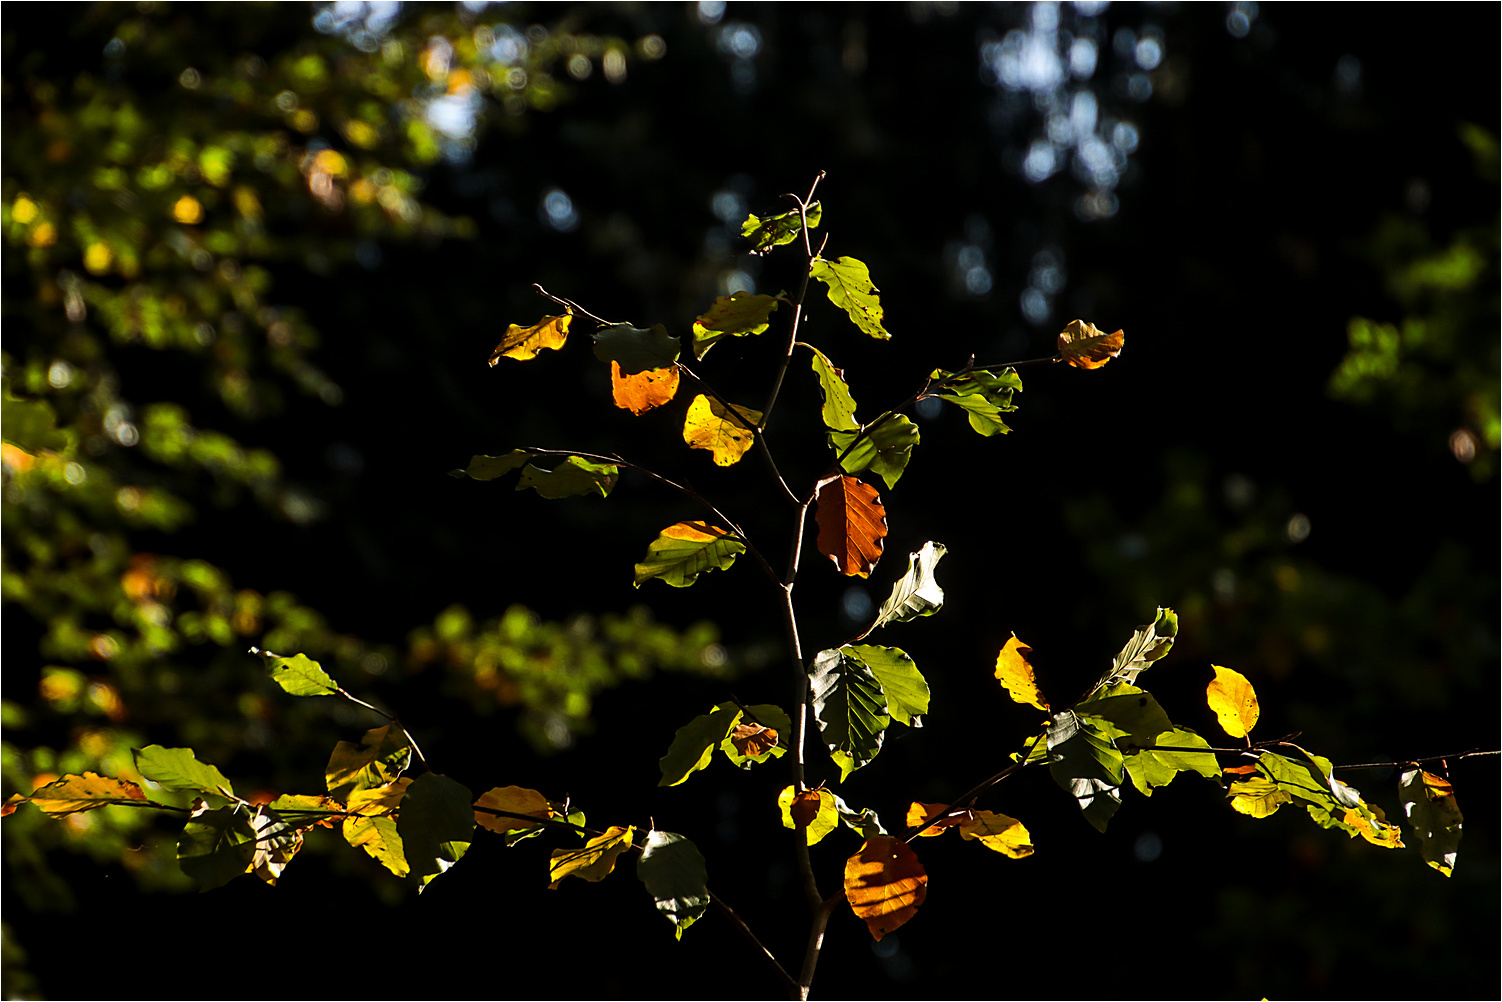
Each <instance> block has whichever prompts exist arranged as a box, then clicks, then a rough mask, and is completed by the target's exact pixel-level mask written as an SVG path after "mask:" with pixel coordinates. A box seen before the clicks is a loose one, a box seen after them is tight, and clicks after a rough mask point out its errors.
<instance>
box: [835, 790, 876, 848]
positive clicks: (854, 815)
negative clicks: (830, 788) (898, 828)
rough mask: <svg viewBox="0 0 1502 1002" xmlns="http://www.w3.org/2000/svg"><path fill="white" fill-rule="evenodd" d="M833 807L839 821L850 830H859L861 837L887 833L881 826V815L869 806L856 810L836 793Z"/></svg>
mask: <svg viewBox="0 0 1502 1002" xmlns="http://www.w3.org/2000/svg"><path fill="white" fill-rule="evenodd" d="M834 808H835V810H836V811H837V812H838V813H839V816H840V823H841V824H843V825H844V826H845V827H846V828H849V829H850V830H851V831H855V832H859V833H860V836H861V838H865V839H869V838H872V837H873V836H876V835H885V834H886V833H887V830H886V829H885V828H883V827H882V824H881V817H880V816H879V815H877V813H876V812H875V811H873V810H872V809H871V808H869V807H863V808H861V809H860V810H856V809H855V808H853V807H851V806H850V805H848V804H846V803H845V801H843V800H841V799H840V797H839V796H838V795H836V796H835V798H834Z"/></svg>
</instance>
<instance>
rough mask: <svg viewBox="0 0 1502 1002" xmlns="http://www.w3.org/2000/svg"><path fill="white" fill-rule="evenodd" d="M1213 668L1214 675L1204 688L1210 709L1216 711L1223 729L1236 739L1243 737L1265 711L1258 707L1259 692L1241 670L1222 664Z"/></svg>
mask: <svg viewBox="0 0 1502 1002" xmlns="http://www.w3.org/2000/svg"><path fill="white" fill-rule="evenodd" d="M1210 667H1211V668H1213V669H1215V678H1214V679H1213V680H1212V681H1211V682H1210V685H1209V686H1208V687H1207V688H1206V690H1205V695H1206V697H1207V698H1208V699H1209V701H1210V709H1212V710H1214V711H1215V719H1216V720H1217V721H1219V722H1220V727H1221V730H1223V731H1225V732H1226V733H1227V734H1229V735H1230V736H1231V737H1233V738H1244V737H1246V736H1247V735H1248V734H1250V733H1251V731H1252V727H1253V726H1254V725H1255V724H1256V723H1257V717H1258V715H1259V714H1260V713H1261V712H1262V711H1261V709H1260V708H1259V707H1258V706H1257V692H1256V690H1255V689H1253V688H1252V683H1250V682H1248V681H1247V680H1246V676H1245V675H1243V674H1241V673H1240V672H1238V671H1234V670H1232V669H1230V668H1222V667H1221V666H1220V665H1211V666H1210Z"/></svg>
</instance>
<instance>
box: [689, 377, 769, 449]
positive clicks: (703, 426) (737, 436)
mask: <svg viewBox="0 0 1502 1002" xmlns="http://www.w3.org/2000/svg"><path fill="white" fill-rule="evenodd" d="M734 413H735V414H739V415H740V417H738V418H737V417H735V416H733V415H732V412H731V410H730V408H728V407H726V406H724V405H723V404H721V403H720V402H719V401H718V400H715V399H714V398H712V397H707V396H705V395H704V394H702V393H701V394H699V395H698V396H696V397H694V400H693V403H691V404H689V405H688V416H687V417H686V418H684V421H683V440H684V441H685V442H687V443H688V444H689V446H690V447H691V448H694V449H705V450H707V451H709V452H710V453H711V454H713V456H714V461H715V463H716V464H717V465H719V466H734V465H735V464H736V463H738V462H740V461H741V457H742V456H744V455H745V454H746V452H747V450H749V449H750V448H751V447H752V446H753V445H755V444H756V436H755V434H754V433H753V432H752V430H751V429H753V428H755V427H756V425H757V423H758V422H759V421H761V411H754V410H752V409H751V408H749V407H736V408H735V412H734Z"/></svg>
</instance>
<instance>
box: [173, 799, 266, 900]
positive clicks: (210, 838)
mask: <svg viewBox="0 0 1502 1002" xmlns="http://www.w3.org/2000/svg"><path fill="white" fill-rule="evenodd" d="M255 850H256V832H255V828H254V827H253V826H252V825H251V817H250V811H249V810H247V809H246V807H245V806H244V805H243V804H237V805H235V806H233V807H221V808H219V809H218V810H215V811H200V812H199V813H197V814H195V815H194V816H193V819H192V820H191V821H189V822H188V823H187V825H185V826H184V827H183V833H182V835H181V836H180V837H179V838H178V840H177V862H178V865H179V866H181V867H182V870H183V872H184V873H186V874H187V875H188V876H190V877H192V878H193V880H194V881H195V882H196V883H197V884H198V887H199V889H200V890H204V891H207V890H212V889H213V888H215V887H221V886H223V885H224V884H227V883H229V882H230V881H231V880H233V879H235V878H236V877H238V876H239V875H240V874H242V873H244V872H246V871H247V870H248V869H250V866H251V861H252V859H254V857H255Z"/></svg>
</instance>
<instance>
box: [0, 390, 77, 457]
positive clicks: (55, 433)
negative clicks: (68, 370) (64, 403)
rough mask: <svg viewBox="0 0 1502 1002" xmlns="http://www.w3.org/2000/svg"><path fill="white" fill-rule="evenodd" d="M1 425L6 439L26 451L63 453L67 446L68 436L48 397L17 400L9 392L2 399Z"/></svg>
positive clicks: (0, 410) (0, 404) (0, 399)
mask: <svg viewBox="0 0 1502 1002" xmlns="http://www.w3.org/2000/svg"><path fill="white" fill-rule="evenodd" d="M0 428H3V429H4V438H5V441H7V442H10V443H12V444H14V445H18V446H20V447H21V448H22V449H25V450H26V451H27V452H33V453H34V452H39V451H41V450H42V449H50V450H51V451H53V452H61V451H63V450H64V449H66V448H67V447H68V436H67V434H66V433H65V432H62V431H59V430H58V427H57V415H56V414H54V413H53V411H52V405H51V404H49V403H48V402H47V401H45V400H18V399H17V398H15V397H13V396H11V395H10V393H9V392H6V393H5V395H4V397H3V398H0Z"/></svg>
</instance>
